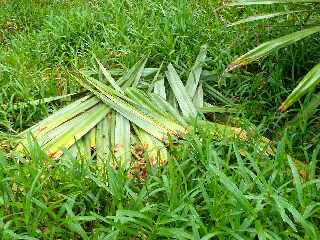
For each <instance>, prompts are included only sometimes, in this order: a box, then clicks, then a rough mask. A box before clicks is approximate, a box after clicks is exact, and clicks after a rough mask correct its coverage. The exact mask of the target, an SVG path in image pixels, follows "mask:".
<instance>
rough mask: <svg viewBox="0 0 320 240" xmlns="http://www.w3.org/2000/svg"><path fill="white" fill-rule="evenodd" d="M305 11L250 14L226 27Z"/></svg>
mask: <svg viewBox="0 0 320 240" xmlns="http://www.w3.org/2000/svg"><path fill="white" fill-rule="evenodd" d="M307 11H308V10H299V11H285V12H276V13H269V14H263V15H256V16H250V17H248V18H245V19H241V20H239V21H236V22H234V23H232V24H230V25H228V27H232V26H236V25H240V24H244V23H248V22H255V21H258V20H264V19H269V18H274V17H279V16H283V15H289V14H293V13H300V12H307Z"/></svg>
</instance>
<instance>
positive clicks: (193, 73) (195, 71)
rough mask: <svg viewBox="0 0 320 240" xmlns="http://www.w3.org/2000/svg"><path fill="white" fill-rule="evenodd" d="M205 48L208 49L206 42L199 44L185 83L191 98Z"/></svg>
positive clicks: (205, 53)
mask: <svg viewBox="0 0 320 240" xmlns="http://www.w3.org/2000/svg"><path fill="white" fill-rule="evenodd" d="M207 49H208V45H207V44H205V45H203V46H201V48H200V52H199V54H198V57H197V59H196V62H195V64H194V65H193V67H192V68H191V71H190V74H189V77H188V80H187V83H186V91H187V92H188V94H189V96H190V97H191V99H192V98H193V97H194V95H195V93H196V91H197V88H198V84H199V79H200V76H201V73H202V66H203V64H204V62H205V60H206V55H207Z"/></svg>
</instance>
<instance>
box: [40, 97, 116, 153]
mask: <svg viewBox="0 0 320 240" xmlns="http://www.w3.org/2000/svg"><path fill="white" fill-rule="evenodd" d="M109 111H110V108H109V107H107V106H106V105H105V104H102V103H101V104H98V105H97V106H95V107H93V108H92V109H90V110H89V111H87V112H85V113H83V114H82V117H83V121H81V122H80V123H79V124H78V125H77V126H76V127H73V128H72V129H70V131H67V132H64V133H63V134H61V135H60V136H58V137H57V138H55V139H53V140H52V141H50V142H49V143H48V144H47V145H46V146H45V150H46V151H47V152H48V154H49V156H50V157H52V158H54V159H57V158H59V157H60V156H61V155H62V154H63V149H64V148H66V149H68V148H69V147H71V146H72V145H73V144H74V143H75V142H76V141H77V140H79V139H80V138H81V137H83V136H84V135H85V134H86V133H88V132H89V131H90V130H91V129H92V128H94V127H95V126H96V125H97V124H98V123H99V122H100V121H101V120H102V119H103V118H104V117H105V116H106V115H107V113H108V112H109Z"/></svg>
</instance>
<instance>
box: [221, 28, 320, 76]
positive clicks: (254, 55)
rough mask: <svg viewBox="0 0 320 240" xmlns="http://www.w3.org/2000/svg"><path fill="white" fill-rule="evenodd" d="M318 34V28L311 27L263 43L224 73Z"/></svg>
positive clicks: (236, 61)
mask: <svg viewBox="0 0 320 240" xmlns="http://www.w3.org/2000/svg"><path fill="white" fill-rule="evenodd" d="M317 32H320V26H316V27H311V28H308V29H305V30H302V31H297V32H294V33H291V34H288V35H285V36H283V37H280V38H277V39H274V40H271V41H268V42H265V43H263V44H261V45H260V46H258V47H256V48H254V49H252V50H251V51H249V52H248V53H246V54H244V55H242V56H241V57H239V58H237V59H236V60H235V61H233V62H232V63H231V64H230V65H229V66H228V68H227V69H226V71H231V70H232V69H235V68H237V67H239V66H242V65H246V64H249V63H251V62H253V61H255V60H258V59H259V58H261V57H264V56H266V55H268V54H269V53H270V52H271V51H273V50H276V49H279V48H282V47H285V46H288V45H290V44H292V43H294V42H297V41H299V40H301V39H303V38H305V37H308V36H310V35H312V34H314V33H317Z"/></svg>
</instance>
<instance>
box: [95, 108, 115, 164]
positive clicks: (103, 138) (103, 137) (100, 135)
mask: <svg viewBox="0 0 320 240" xmlns="http://www.w3.org/2000/svg"><path fill="white" fill-rule="evenodd" d="M110 138H111V122H110V116H109V114H108V115H107V116H106V117H105V118H103V119H102V120H101V121H100V122H99V123H98V124H97V134H96V143H97V165H98V166H99V167H103V166H105V167H106V165H105V164H107V162H108V160H110V159H111V157H112V156H111V153H112V151H111V149H112V147H111V139H110Z"/></svg>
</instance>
